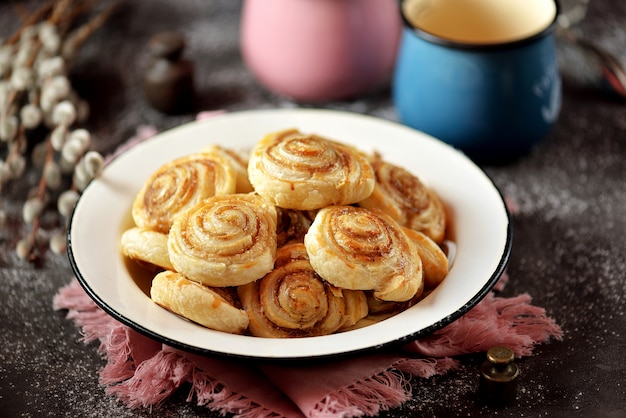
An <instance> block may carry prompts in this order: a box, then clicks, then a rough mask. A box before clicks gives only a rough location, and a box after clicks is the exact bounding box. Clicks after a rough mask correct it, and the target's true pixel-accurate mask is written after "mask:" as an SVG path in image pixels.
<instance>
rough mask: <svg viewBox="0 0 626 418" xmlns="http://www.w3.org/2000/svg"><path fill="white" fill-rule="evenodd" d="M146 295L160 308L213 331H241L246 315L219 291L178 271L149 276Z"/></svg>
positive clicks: (246, 324)
mask: <svg viewBox="0 0 626 418" xmlns="http://www.w3.org/2000/svg"><path fill="white" fill-rule="evenodd" d="M150 297H151V298H152V300H153V301H154V302H155V303H157V304H159V305H160V306H162V307H163V308H165V309H167V310H169V311H171V312H174V313H175V314H178V315H180V316H182V317H184V318H187V319H189V320H191V321H193V322H196V323H198V324H200V325H203V326H205V327H207V328H211V329H214V330H217V331H224V332H230V333H232V334H243V333H244V332H245V331H246V330H247V328H248V322H249V320H248V315H247V314H246V312H245V311H244V310H242V309H239V308H237V307H236V306H234V305H233V304H232V303H231V302H230V301H229V300H228V299H227V298H225V297H223V296H222V295H221V294H220V292H217V291H215V290H214V289H211V288H210V287H207V286H204V285H201V284H200V283H197V282H194V281H191V280H188V279H187V278H185V277H184V276H183V275H182V274H180V273H177V272H173V271H167V270H166V271H163V272H161V273H159V274H157V275H156V276H154V279H153V280H152V287H151V288H150Z"/></svg>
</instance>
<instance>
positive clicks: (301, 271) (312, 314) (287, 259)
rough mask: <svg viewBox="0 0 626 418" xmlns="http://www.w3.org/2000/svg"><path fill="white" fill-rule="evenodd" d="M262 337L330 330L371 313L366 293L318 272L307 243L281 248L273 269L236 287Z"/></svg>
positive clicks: (253, 327) (251, 326)
mask: <svg viewBox="0 0 626 418" xmlns="http://www.w3.org/2000/svg"><path fill="white" fill-rule="evenodd" d="M237 293H238V294H239V298H240V300H241V303H242V306H243V308H244V309H245V310H246V312H247V313H248V316H249V318H250V324H249V331H250V333H251V334H252V335H254V336H258V337H270V338H287V337H308V336H318V335H327V334H331V333H333V332H335V331H337V330H339V329H340V328H341V327H343V326H348V325H353V324H354V323H355V322H356V321H358V320H359V319H361V318H362V317H364V316H365V315H367V301H366V299H365V294H364V293H363V292H360V291H350V290H342V289H338V288H336V287H334V286H332V285H331V284H329V283H328V282H326V281H324V280H323V279H322V278H321V277H319V276H318V275H317V273H316V272H315V270H313V268H312V267H311V264H310V263H309V261H308V256H307V253H306V249H305V248H304V244H301V243H295V244H288V245H286V246H284V247H282V248H281V249H280V250H279V251H278V254H277V257H276V266H275V268H274V270H272V271H271V272H270V273H268V274H267V275H266V276H265V277H263V278H262V279H260V280H258V281H255V282H253V283H249V284H246V285H243V286H239V287H238V289H237Z"/></svg>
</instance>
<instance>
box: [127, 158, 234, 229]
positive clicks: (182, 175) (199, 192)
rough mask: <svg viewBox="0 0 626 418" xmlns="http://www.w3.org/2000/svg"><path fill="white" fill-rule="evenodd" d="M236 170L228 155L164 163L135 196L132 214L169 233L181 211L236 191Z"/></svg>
mask: <svg viewBox="0 0 626 418" xmlns="http://www.w3.org/2000/svg"><path fill="white" fill-rule="evenodd" d="M236 180H237V177H236V172H235V170H234V169H233V167H232V165H231V163H230V162H229V160H227V159H226V158H221V157H219V156H218V155H215V154H205V153H196V154H192V155H187V156H184V157H181V158H177V159H175V160H173V161H171V162H169V163H166V164H164V165H163V166H161V167H160V168H159V169H157V170H156V171H155V172H154V173H152V175H151V176H150V177H149V178H148V180H146V182H145V183H144V185H143V187H142V188H141V190H140V191H139V193H138V194H137V196H136V197H135V200H134V202H133V207H132V216H133V220H134V221H135V224H136V225H137V226H139V227H141V228H145V229H152V230H155V231H158V232H163V233H167V232H168V231H169V229H170V226H171V224H172V221H173V218H174V217H175V215H176V214H178V213H179V212H181V211H183V210H185V209H187V208H189V207H191V206H193V205H195V204H196V203H198V202H200V201H201V200H203V199H206V198H207V197H211V196H216V195H223V194H229V193H234V192H235V186H236Z"/></svg>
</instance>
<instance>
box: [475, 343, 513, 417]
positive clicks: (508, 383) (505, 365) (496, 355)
mask: <svg viewBox="0 0 626 418" xmlns="http://www.w3.org/2000/svg"><path fill="white" fill-rule="evenodd" d="M514 360H515V353H513V351H512V350H511V349H510V348H508V347H503V346H495V347H491V348H490V349H489V350H488V351H487V360H486V361H485V362H484V363H483V364H482V366H481V368H480V372H481V376H480V392H481V396H482V398H483V400H484V401H485V402H486V403H487V404H489V405H493V406H506V405H509V404H511V403H513V402H514V401H515V399H516V398H517V390H518V381H517V378H518V377H519V369H518V368H517V365H516V364H515V363H514Z"/></svg>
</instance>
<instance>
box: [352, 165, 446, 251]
mask: <svg viewBox="0 0 626 418" xmlns="http://www.w3.org/2000/svg"><path fill="white" fill-rule="evenodd" d="M371 165H372V167H373V168H374V172H375V173H376V186H375V188H374V191H373V192H372V194H371V195H370V196H368V197H367V198H366V199H364V200H362V201H361V202H359V206H361V207H364V208H367V209H378V210H381V211H383V212H385V213H386V214H387V215H389V216H391V217H392V218H393V219H394V220H395V221H396V222H398V223H399V224H400V225H402V226H406V227H408V228H411V229H415V230H417V231H421V232H423V233H425V234H426V235H428V236H429V237H430V238H431V239H433V240H434V241H435V242H436V243H438V244H441V242H442V241H443V239H444V236H445V232H446V212H445V207H444V205H443V203H442V202H441V199H439V196H438V195H437V194H436V193H435V192H434V191H433V190H432V189H430V188H429V187H427V186H425V185H424V184H423V183H422V182H421V180H420V179H419V178H418V177H417V176H415V175H413V174H412V173H411V172H409V171H407V170H405V169H404V168H402V167H398V166H396V165H394V164H391V163H389V162H386V161H383V160H382V159H381V157H380V156H379V155H374V156H373V157H372V159H371Z"/></svg>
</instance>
